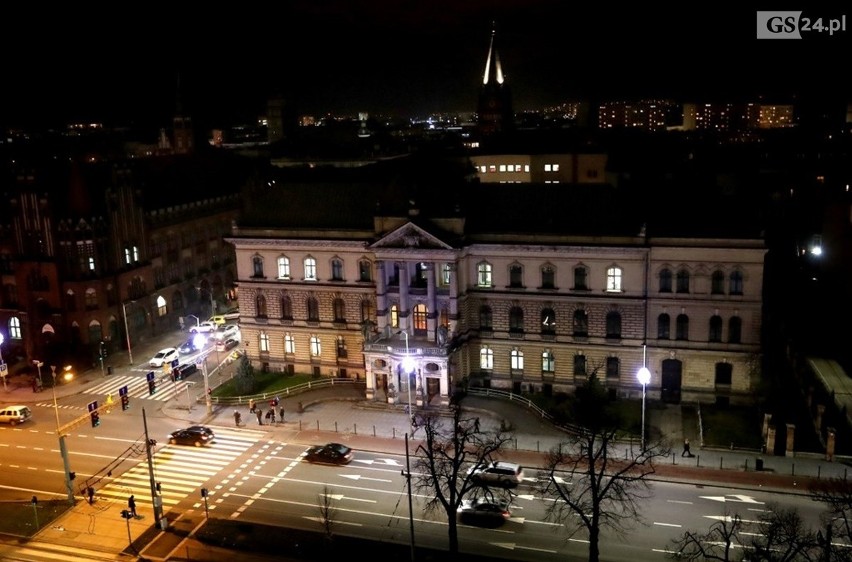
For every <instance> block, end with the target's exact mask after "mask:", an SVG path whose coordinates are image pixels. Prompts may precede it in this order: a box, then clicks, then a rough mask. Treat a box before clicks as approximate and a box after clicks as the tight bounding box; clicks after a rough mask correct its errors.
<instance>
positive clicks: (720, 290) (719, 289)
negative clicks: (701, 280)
mask: <svg viewBox="0 0 852 562" xmlns="http://www.w3.org/2000/svg"><path fill="white" fill-rule="evenodd" d="M710 293H711V294H713V295H724V294H725V273H724V272H723V271H720V270H718V269H717V270H716V271H714V272H713V276H712V277H711V278H710Z"/></svg>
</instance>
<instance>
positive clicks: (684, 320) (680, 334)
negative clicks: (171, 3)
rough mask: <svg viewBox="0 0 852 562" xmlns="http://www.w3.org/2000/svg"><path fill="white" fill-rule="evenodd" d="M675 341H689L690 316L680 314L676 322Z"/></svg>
mask: <svg viewBox="0 0 852 562" xmlns="http://www.w3.org/2000/svg"><path fill="white" fill-rule="evenodd" d="M675 323H676V326H675V339H677V340H688V339H689V316H687V315H686V314H678V315H677V320H676V321H675Z"/></svg>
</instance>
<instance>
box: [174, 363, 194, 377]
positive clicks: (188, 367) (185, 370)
mask: <svg viewBox="0 0 852 562" xmlns="http://www.w3.org/2000/svg"><path fill="white" fill-rule="evenodd" d="M197 370H198V365H196V364H195V363H181V364H180V365H178V366H177V367H175V369H174V375H175V380H178V381H180V380H183V379H185V378H186V377H188V376H189V375H191V374H192V373H194V372H196V371H197Z"/></svg>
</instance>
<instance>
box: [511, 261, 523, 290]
mask: <svg viewBox="0 0 852 562" xmlns="http://www.w3.org/2000/svg"><path fill="white" fill-rule="evenodd" d="M509 286H510V287H512V288H514V289H520V288H521V287H523V286H524V268H523V267H521V266H520V264H513V265H510V266H509Z"/></svg>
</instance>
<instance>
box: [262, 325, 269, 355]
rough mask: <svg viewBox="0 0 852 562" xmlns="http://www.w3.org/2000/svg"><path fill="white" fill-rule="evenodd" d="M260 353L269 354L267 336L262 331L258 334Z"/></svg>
mask: <svg viewBox="0 0 852 562" xmlns="http://www.w3.org/2000/svg"><path fill="white" fill-rule="evenodd" d="M260 352H261V353H269V334H267V333H266V332H264V331H263V330H261V332H260Z"/></svg>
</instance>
